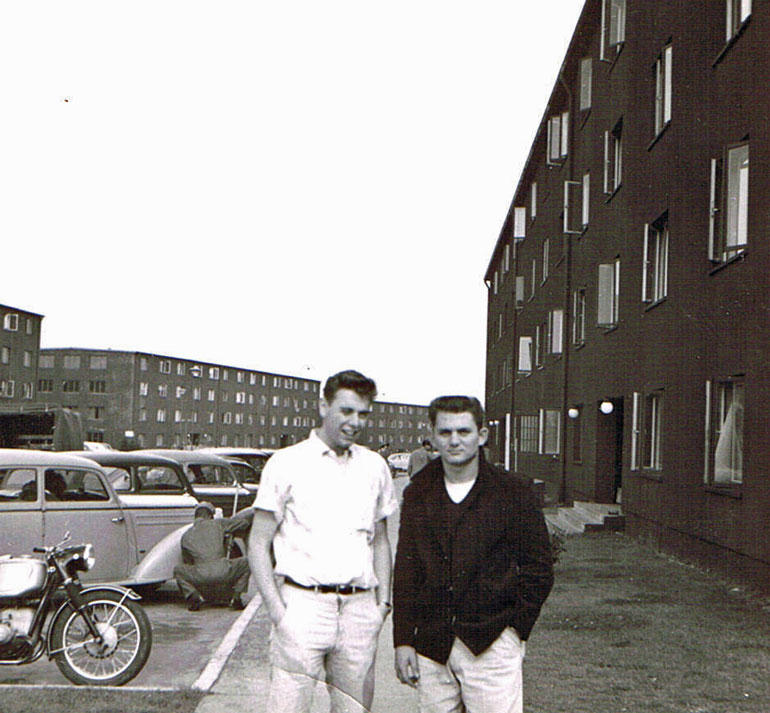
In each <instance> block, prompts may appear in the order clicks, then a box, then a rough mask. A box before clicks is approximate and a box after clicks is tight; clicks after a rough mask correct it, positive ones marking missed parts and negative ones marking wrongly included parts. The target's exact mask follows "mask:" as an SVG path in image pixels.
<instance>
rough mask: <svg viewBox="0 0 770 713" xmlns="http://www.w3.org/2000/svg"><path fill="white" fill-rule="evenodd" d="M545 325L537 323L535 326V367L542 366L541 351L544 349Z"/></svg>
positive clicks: (540, 367) (539, 367)
mask: <svg viewBox="0 0 770 713" xmlns="http://www.w3.org/2000/svg"><path fill="white" fill-rule="evenodd" d="M546 329H547V328H546V325H545V323H543V324H538V325H537V326H536V327H535V368H537V369H542V368H543V351H544V350H545V339H546V337H545V333H546Z"/></svg>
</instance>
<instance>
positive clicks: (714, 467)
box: [705, 377, 744, 485]
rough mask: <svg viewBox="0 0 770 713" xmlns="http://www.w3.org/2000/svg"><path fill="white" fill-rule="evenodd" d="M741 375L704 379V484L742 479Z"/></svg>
mask: <svg viewBox="0 0 770 713" xmlns="http://www.w3.org/2000/svg"><path fill="white" fill-rule="evenodd" d="M743 404H744V383H743V379H742V377H738V378H735V379H731V380H729V381H716V382H714V381H708V382H706V467H705V480H706V484H708V485H734V484H738V483H741V482H743Z"/></svg>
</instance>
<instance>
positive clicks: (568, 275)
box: [559, 67, 575, 504]
mask: <svg viewBox="0 0 770 713" xmlns="http://www.w3.org/2000/svg"><path fill="white" fill-rule="evenodd" d="M559 83H560V84H561V85H562V86H563V87H564V91H565V92H566V94H567V107H568V111H569V127H568V130H569V139H568V142H569V143H568V146H569V150H568V151H567V164H568V166H567V169H568V171H567V178H566V179H565V180H569V181H572V180H573V175H574V161H573V156H574V150H575V146H574V142H573V137H574V132H573V131H572V125H573V123H574V121H575V112H574V108H575V107H574V96H573V94H572V92H571V91H570V88H569V86H568V85H567V82H566V81H565V80H564V68H563V67H562V69H560V70H559ZM562 231H563V233H564V240H565V256H564V261H565V271H566V272H565V277H564V321H563V324H562V330H563V332H562V339H563V342H562V349H563V351H562V402H561V422H562V424H563V437H562V453H561V477H560V481H559V502H560V503H563V504H566V502H567V419H568V414H567V411H568V409H569V403H568V391H569V388H568V387H569V384H568V379H569V355H570V349H569V347H570V341H569V339H568V334H569V327H570V325H571V324H572V308H571V301H570V292H571V289H572V238H571V236H570V234H569V233H568V232H567V231H566V230H564V226H562Z"/></svg>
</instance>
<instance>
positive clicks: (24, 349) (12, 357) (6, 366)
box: [0, 305, 43, 408]
mask: <svg viewBox="0 0 770 713" xmlns="http://www.w3.org/2000/svg"><path fill="white" fill-rule="evenodd" d="M42 321H43V315H41V314H35V313H34V312H27V311H26V310H23V309H19V308H18V307H9V306H8V305H0V408H2V407H3V406H8V405H14V404H19V403H25V402H28V401H32V400H34V398H35V383H36V381H37V360H38V354H39V353H40V327H41V324H42Z"/></svg>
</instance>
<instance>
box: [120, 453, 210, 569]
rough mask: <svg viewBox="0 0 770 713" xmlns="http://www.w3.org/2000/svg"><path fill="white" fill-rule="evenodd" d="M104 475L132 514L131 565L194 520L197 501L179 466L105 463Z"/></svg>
mask: <svg viewBox="0 0 770 713" xmlns="http://www.w3.org/2000/svg"><path fill="white" fill-rule="evenodd" d="M105 470H106V473H107V478H108V480H109V481H110V483H112V486H113V489H114V490H115V492H116V493H117V494H118V497H119V498H120V501H121V503H122V504H123V508H124V510H126V511H128V512H129V513H130V514H131V521H132V522H133V524H134V529H135V533H136V550H134V551H132V553H131V554H130V556H131V557H132V559H133V561H134V564H136V563H137V562H140V561H141V560H142V558H143V557H144V556H145V554H147V552H149V551H150V550H151V549H152V548H153V547H154V546H155V545H156V544H157V543H158V542H160V540H162V539H163V538H164V537H165V536H166V535H168V534H169V533H170V532H173V531H174V530H176V529H178V528H180V527H181V526H182V525H187V524H189V523H191V522H192V521H193V513H194V512H195V506H196V505H197V501H196V500H195V498H194V497H193V496H192V495H190V494H189V493H188V492H187V485H186V483H185V482H184V480H183V479H184V475H183V474H182V471H181V469H179V470H177V469H176V468H174V467H172V466H171V465H158V464H130V465H123V466H106V467H105Z"/></svg>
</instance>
